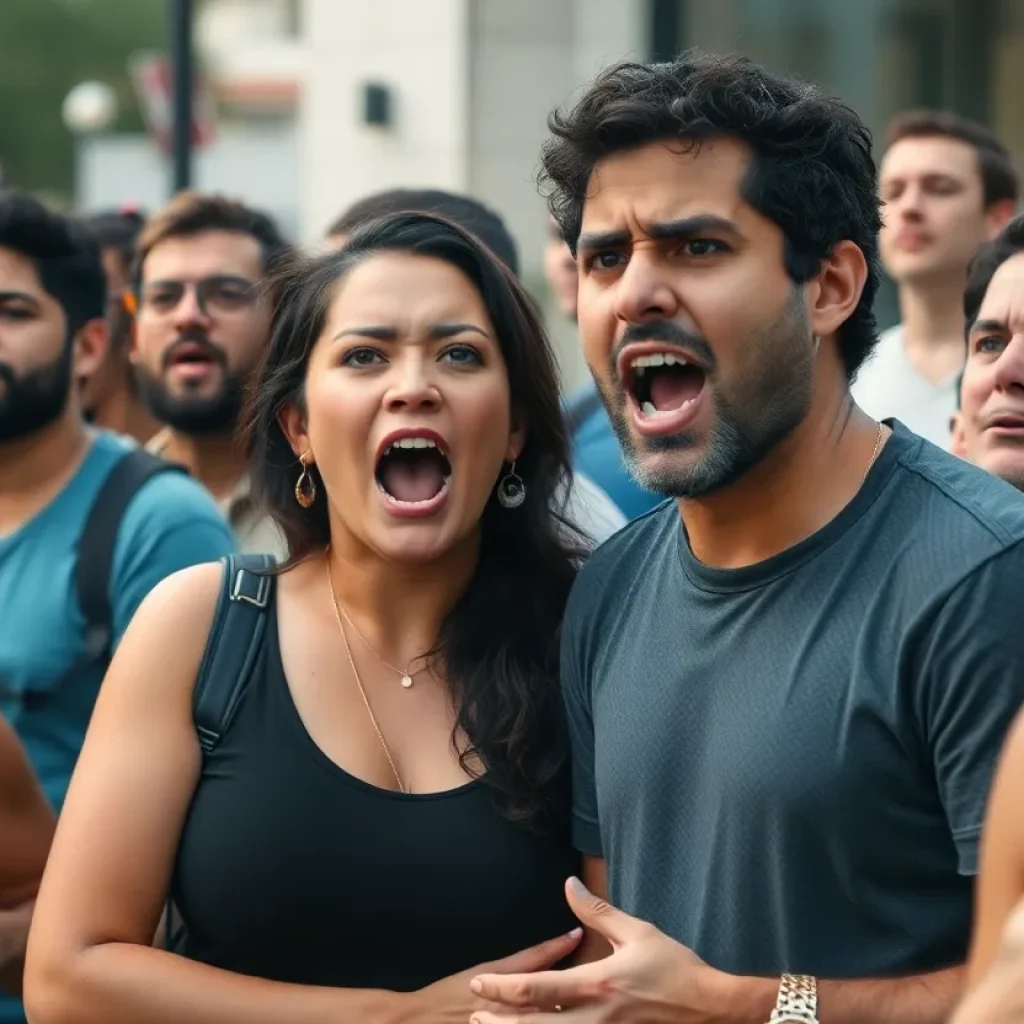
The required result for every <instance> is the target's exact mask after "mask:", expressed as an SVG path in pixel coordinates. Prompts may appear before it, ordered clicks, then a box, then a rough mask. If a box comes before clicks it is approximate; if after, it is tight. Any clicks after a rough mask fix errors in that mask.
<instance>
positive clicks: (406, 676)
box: [328, 549, 423, 690]
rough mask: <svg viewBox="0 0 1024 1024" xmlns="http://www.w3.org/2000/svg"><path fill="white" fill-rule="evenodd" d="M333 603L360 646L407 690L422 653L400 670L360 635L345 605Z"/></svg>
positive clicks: (416, 673)
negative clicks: (360, 642)
mask: <svg viewBox="0 0 1024 1024" xmlns="http://www.w3.org/2000/svg"><path fill="white" fill-rule="evenodd" d="M328 551H329V552H330V549H328ZM335 603H336V604H337V606H338V610H339V611H340V612H341V613H342V614H343V615H344V616H345V622H346V623H348V625H349V627H350V628H351V630H352V632H353V633H354V634H355V635H356V636H357V637H358V638H359V640H360V641H362V646H364V647H366V648H367V650H369V651H370V653H371V654H373V655H374V657H376V658H377V660H378V662H380V664H381V665H383V666H384V668H385V669H390V670H391V671H392V672H393V673H394V674H395V675H396V676H400V677H401V685H402V686H403V687H404V688H406V689H407V690H408V689H409V688H410V687H411V686H412V685H413V680H414V679H415V678H416V676H418V675H419V672H413V666H414V665H416V663H417V662H418V660H419V659H420V658H421V657H423V655H422V654H417V655H416V657H414V658H413V660H412V662H410V663H409V668H408V669H407V670H406V671H404V672H402V671H401V669H399V668H398V667H397V666H396V665H392V664H391V663H390V662H388V660H386V659H385V658H383V657H381V656H380V654H378V653H377V649H376V648H375V647H374V645H373V644H372V643H371V642H370V641H369V640H368V639H367V638H366V637H365V636H364V635H362V634H361V633H360V632H359V628H358V627H357V626H356V625H355V623H353V622H352V620H351V616H350V615H349V614H348V612H347V611H346V610H345V606H344V605H343V604H342V603H341V602H340V601H336V602H335ZM420 671H422V670H420Z"/></svg>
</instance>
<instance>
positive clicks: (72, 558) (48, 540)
mask: <svg viewBox="0 0 1024 1024" xmlns="http://www.w3.org/2000/svg"><path fill="white" fill-rule="evenodd" d="M105 299H106V285H105V281H104V276H103V269H102V265H101V262H100V255H99V251H98V249H97V247H96V244H95V242H93V241H92V240H91V238H89V237H88V235H87V233H86V232H85V230H84V229H83V228H82V227H80V226H79V225H77V224H76V223H74V222H73V221H71V220H69V219H67V218H65V217H62V216H60V215H58V214H55V213H52V212H51V211H49V210H47V209H46V208H45V207H44V206H42V205H41V204H40V203H38V202H36V201H35V200H33V199H30V198H28V197H27V196H23V195H18V194H10V193H9V194H7V195H6V196H3V197H0V713H2V714H3V715H4V716H5V717H6V718H7V719H8V721H9V722H10V723H11V724H12V725H13V726H14V728H15V730H16V732H17V733H18V736H19V738H20V739H21V742H22V743H23V744H24V746H25V749H26V751H27V752H28V755H29V758H30V759H31V761H32V765H33V767H34V769H35V771H36V773H37V774H38V776H39V779H40V782H41V783H42V786H43V789H44V791H45V793H46V796H47V798H48V799H49V801H50V803H51V804H52V805H53V807H54V809H56V810H58V811H59V809H60V806H61V804H62V802H63V800H64V795H65V792H66V790H67V786H68V783H69V781H70V777H71V773H72V770H73V768H74V764H75V760H76V758H77V756H78V753H79V751H80V749H81V746H82V741H83V739H84V736H85V730H86V726H87V725H88V722H89V716H90V714H91V713H92V707H93V704H94V702H95V700H96V695H97V693H98V690H99V686H100V682H101V679H102V677H103V673H104V669H105V667H106V664H105V660H106V659H105V658H99V659H94V660H91V661H90V660H89V659H88V658H85V657H83V655H84V652H85V650H86V629H85V626H86V621H85V618H84V615H83V612H82V609H81V608H80V607H79V602H78V591H77V589H76V580H75V569H76V564H77V561H78V554H79V549H78V545H79V540H80V538H81V536H82V532H83V529H84V526H85V523H86V520H87V518H88V516H89V513H90V510H91V509H92V507H93V503H94V502H95V501H96V499H97V496H98V495H99V493H100V490H101V488H102V487H103V485H104V483H105V482H106V481H107V478H108V476H109V475H110V474H111V472H112V471H113V470H114V468H115V467H116V466H117V465H118V464H119V463H120V461H121V460H122V459H123V458H124V457H125V456H126V455H127V454H128V453H129V452H131V451H132V450H133V448H134V443H133V442H131V441H129V440H126V439H122V438H119V437H116V436H114V435H112V434H107V433H103V432H98V431H92V430H90V429H89V428H88V427H87V425H86V424H85V422H84V420H83V417H82V410H81V407H80V405H79V401H78V397H77V394H76V391H77V389H76V388H75V386H74V384H75V381H76V380H78V379H79V378H81V377H83V376H85V375H86V374H88V373H89V372H90V371H91V370H92V369H93V368H94V364H95V363H96V362H97V361H98V360H99V359H100V358H101V357H102V354H103V347H104V344H105V334H104V331H105V328H104V324H103V315H104V310H105ZM233 547H234V540H233V538H232V535H231V532H230V530H229V528H228V525H227V523H226V522H225V521H224V519H223V517H222V516H221V514H220V512H219V511H218V509H217V507H216V505H215V504H214V503H213V501H212V499H211V498H210V497H209V496H208V495H207V493H206V492H205V491H204V490H203V488H201V487H200V486H199V485H198V484H196V483H195V482H194V481H192V480H191V479H189V478H188V477H187V476H186V475H184V474H183V473H179V472H170V471H169V472H161V473H157V474H155V475H153V476H151V477H149V478H148V479H147V480H146V481H145V482H144V483H142V484H141V486H140V487H139V488H138V490H137V491H136V492H135V493H134V496H132V497H131V498H130V500H129V501H128V504H127V506H126V507H125V509H124V513H123V515H122V516H121V518H120V521H119V524H118V525H117V527H116V534H115V542H114V549H113V555H112V558H111V563H110V572H109V583H108V585H107V597H108V600H109V608H110V636H111V646H112V647H116V644H117V642H118V641H119V640H120V637H121V635H122V634H123V632H124V630H125V629H126V628H127V626H128V623H129V622H130V621H131V618H132V615H133V614H134V613H135V609H136V608H137V607H138V605H139V604H140V602H141V601H142V599H143V598H144V597H145V596H146V594H147V593H148V592H149V591H150V590H151V589H152V588H153V587H154V586H155V585H156V584H157V583H159V582H160V580H162V579H163V578H164V577H166V576H169V575H170V574H171V573H173V572H176V571H177V570H179V569H183V568H185V567H187V566H190V565H195V564H197V563H200V562H208V561H215V560H217V559H218V558H220V557H221V556H222V555H224V554H226V553H228V552H229V551H231V550H233ZM76 666H81V667H80V669H78V668H76ZM5 923H8V919H5V917H4V914H3V912H2V910H0V929H3V928H4V926H5ZM12 927H13V926H12ZM10 945H11V944H10V943H9V942H0V948H4V949H7V948H10ZM22 1020H24V1015H23V1012H22V1010H21V1008H20V1005H19V1004H17V1003H16V1002H15V1001H13V1000H10V999H8V1000H2V999H0V1024H7V1022H10V1021H22Z"/></svg>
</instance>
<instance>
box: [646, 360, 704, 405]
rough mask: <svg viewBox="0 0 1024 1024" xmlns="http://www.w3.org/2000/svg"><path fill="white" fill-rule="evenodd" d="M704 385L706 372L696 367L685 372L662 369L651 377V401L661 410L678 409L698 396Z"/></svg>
mask: <svg viewBox="0 0 1024 1024" xmlns="http://www.w3.org/2000/svg"><path fill="white" fill-rule="evenodd" d="M703 387H704V374H703V373H702V372H701V371H700V370H698V369H696V368H693V369H687V370H685V371H683V372H679V371H672V370H670V371H667V372H666V371H664V370H662V371H661V372H659V373H655V374H654V376H653V377H652V378H651V402H652V403H653V404H654V407H655V409H658V410H659V411H661V412H664V411H667V410H669V409H678V408H679V407H680V406H681V405H682V404H683V403H684V402H688V401H690V399H692V398H696V397H697V396H698V395H699V394H700V392H701V388H703Z"/></svg>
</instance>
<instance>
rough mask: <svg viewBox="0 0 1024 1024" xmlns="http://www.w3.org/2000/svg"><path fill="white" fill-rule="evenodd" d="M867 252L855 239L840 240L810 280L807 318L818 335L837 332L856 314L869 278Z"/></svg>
mask: <svg viewBox="0 0 1024 1024" xmlns="http://www.w3.org/2000/svg"><path fill="white" fill-rule="evenodd" d="M867 276H868V266H867V262H866V261H865V259H864V253H863V252H861V250H860V247H859V246H857V245H855V244H854V243H853V242H849V241H843V242H839V243H838V244H837V245H836V246H834V247H833V249H832V251H831V252H830V253H829V254H828V256H826V257H825V259H824V260H822V263H821V269H820V270H819V271H818V273H817V276H816V277H814V278H813V279H812V280H810V281H808V282H807V286H806V291H805V294H806V296H807V302H808V310H807V314H808V316H807V319H808V325H809V326H810V329H811V333H812V334H814V335H817V336H818V337H826V336H828V335H831V334H835V332H836V331H838V330H839V328H840V327H842V325H843V324H844V323H846V321H847V320H849V319H850V317H851V316H852V315H853V311H854V310H855V309H856V308H857V303H859V302H860V297H861V294H862V293H863V291H864V283H865V282H866V281H867Z"/></svg>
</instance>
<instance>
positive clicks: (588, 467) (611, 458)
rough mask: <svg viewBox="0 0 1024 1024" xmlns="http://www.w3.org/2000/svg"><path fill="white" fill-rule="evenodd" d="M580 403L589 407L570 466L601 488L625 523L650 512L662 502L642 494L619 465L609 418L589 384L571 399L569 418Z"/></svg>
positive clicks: (575, 440)
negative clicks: (622, 516) (625, 519)
mask: <svg viewBox="0 0 1024 1024" xmlns="http://www.w3.org/2000/svg"><path fill="white" fill-rule="evenodd" d="M583 403H587V405H588V406H589V407H590V408H589V411H588V412H587V413H586V415H584V416H583V418H582V419H581V421H580V422H579V423H578V424H577V426H576V429H575V430H574V431H573V466H574V468H575V469H577V470H578V471H579V472H580V473H582V474H583V475H584V476H587V477H589V478H590V479H591V480H593V481H594V483H595V484H597V486H598V487H600V488H601V490H602V491H604V492H605V494H607V495H608V497H609V498H611V499H612V501H613V502H614V503H615V504H616V505H617V506H618V507H619V510H620V511H621V512H622V514H623V515H624V516H625V517H626V518H627V519H635V518H636V517H637V516H642V515H643V514H644V513H645V512H650V510H651V509H652V508H656V507H657V506H658V505H660V504H661V503H662V502H663V501H664V500H665V499H664V498H663V497H662V496H661V495H659V494H651V493H650V492H649V491H645V490H644V489H643V488H642V487H641V486H640V485H639V484H638V483H637V482H636V481H635V480H634V479H633V478H632V477H631V476H630V475H629V472H628V471H627V469H626V466H625V463H624V462H623V461H622V449H621V448H620V447H619V442H618V440H617V439H616V437H615V432H614V431H613V430H612V425H611V422H610V421H609V419H608V414H607V413H606V412H605V410H604V406H603V405H602V404H601V403H600V401H597V400H596V393H595V389H594V385H593V384H592V383H590V384H586V385H585V386H584V387H582V388H580V389H579V390H578V391H576V392H574V393H573V395H571V396H570V398H569V400H568V402H567V403H566V404H567V406H568V408H569V415H570V416H572V413H573V410H574V409H576V410H578V409H580V408H581V406H582V404H583Z"/></svg>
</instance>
